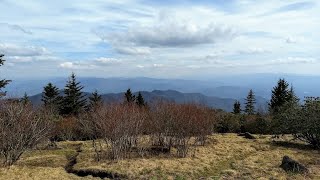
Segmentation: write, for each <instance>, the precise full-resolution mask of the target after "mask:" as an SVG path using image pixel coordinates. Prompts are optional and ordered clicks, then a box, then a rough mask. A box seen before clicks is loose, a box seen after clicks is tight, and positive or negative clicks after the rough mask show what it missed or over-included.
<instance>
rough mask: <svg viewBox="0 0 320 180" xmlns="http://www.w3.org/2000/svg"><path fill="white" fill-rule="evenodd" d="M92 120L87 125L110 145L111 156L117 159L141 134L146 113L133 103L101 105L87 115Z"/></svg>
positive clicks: (134, 144)
mask: <svg viewBox="0 0 320 180" xmlns="http://www.w3.org/2000/svg"><path fill="white" fill-rule="evenodd" d="M88 117H89V118H92V121H90V120H89V121H87V122H88V123H90V124H91V125H90V124H89V125H88V126H87V127H89V128H88V129H91V130H92V132H95V133H96V134H97V136H99V137H101V138H102V139H103V140H104V141H105V142H106V143H107V144H110V145H111V154H110V155H111V158H112V159H115V160H119V159H122V158H125V157H127V156H128V155H129V152H130V151H131V149H132V148H133V147H136V146H137V142H138V136H139V135H142V132H143V129H142V127H143V126H142V125H143V122H144V121H145V120H146V119H147V117H148V114H147V113H146V109H145V108H140V107H139V106H137V105H135V104H125V105H122V104H113V105H108V106H103V107H101V108H99V109H97V110H95V111H94V112H91V114H90V115H89V116H88Z"/></svg>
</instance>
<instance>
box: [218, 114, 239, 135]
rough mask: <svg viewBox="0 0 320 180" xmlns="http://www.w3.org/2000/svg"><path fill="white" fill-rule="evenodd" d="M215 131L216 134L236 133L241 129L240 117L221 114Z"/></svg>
mask: <svg viewBox="0 0 320 180" xmlns="http://www.w3.org/2000/svg"><path fill="white" fill-rule="evenodd" d="M218 117H219V118H218V121H217V124H216V126H215V129H216V131H217V132H218V133H237V132H240V129H241V118H242V115H238V114H231V113H225V112H221V113H220V114H219V116H218Z"/></svg>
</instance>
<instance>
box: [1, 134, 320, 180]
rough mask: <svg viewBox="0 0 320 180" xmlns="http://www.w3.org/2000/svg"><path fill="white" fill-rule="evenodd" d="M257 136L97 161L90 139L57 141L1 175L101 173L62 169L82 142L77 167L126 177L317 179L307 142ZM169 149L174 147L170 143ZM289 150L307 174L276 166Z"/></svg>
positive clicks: (315, 156)
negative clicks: (185, 152) (182, 153)
mask: <svg viewBox="0 0 320 180" xmlns="http://www.w3.org/2000/svg"><path fill="white" fill-rule="evenodd" d="M257 137H258V138H257V139H256V140H250V139H245V138H243V137H240V136H237V135H236V134H224V135H221V134H215V135H212V136H210V137H209V139H208V142H207V144H206V145H205V146H197V147H196V148H195V147H193V148H191V151H193V152H191V153H190V155H189V156H188V157H187V158H177V157H174V155H173V154H174V152H172V153H171V154H167V155H165V154H162V155H159V156H151V157H148V156H146V157H132V158H129V159H124V160H120V161H118V162H114V161H111V160H110V161H106V160H103V161H102V162H97V161H95V160H94V151H93V148H92V143H91V142H90V141H85V142H82V141H77V142H71V141H65V142H59V143H58V146H59V149H56V150H33V151H29V152H27V153H25V154H24V155H23V156H22V157H21V160H19V161H18V163H17V164H16V165H14V166H12V167H10V168H1V169H0V179H4V180H5V179H35V180H37V179H39V180H40V179H100V178H96V177H92V176H86V177H79V176H77V175H74V174H68V173H67V172H66V171H65V170H64V166H65V164H66V163H67V158H66V156H68V155H72V154H74V153H75V148H74V147H75V146H76V145H78V144H82V147H81V149H82V152H80V154H79V156H78V163H77V164H76V165H75V167H74V168H75V169H97V170H107V171H109V172H114V173H119V174H123V175H125V176H126V177H127V179H320V153H319V151H316V150H312V149H310V148H309V147H308V146H306V145H304V144H302V143H299V142H292V143H287V142H285V141H281V140H277V141H276V142H274V141H273V140H272V139H271V136H264V135H260V136H257ZM171 151H174V149H172V150H171ZM284 155H288V156H290V157H292V158H294V159H296V160H298V161H299V162H301V163H303V164H305V165H306V166H307V167H308V168H309V169H310V173H308V174H293V173H286V172H285V171H284V170H282V169H281V168H279V165H280V164H281V160H282V157H283V156H284Z"/></svg>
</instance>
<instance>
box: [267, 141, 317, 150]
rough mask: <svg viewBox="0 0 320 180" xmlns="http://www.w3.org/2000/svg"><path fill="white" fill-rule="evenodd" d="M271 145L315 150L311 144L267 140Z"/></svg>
mask: <svg viewBox="0 0 320 180" xmlns="http://www.w3.org/2000/svg"><path fill="white" fill-rule="evenodd" d="M268 144H270V145H271V146H274V147H285V148H290V149H298V150H315V149H314V148H313V147H312V146H311V145H308V144H303V143H298V142H292V141H291V142H290V141H272V142H268Z"/></svg>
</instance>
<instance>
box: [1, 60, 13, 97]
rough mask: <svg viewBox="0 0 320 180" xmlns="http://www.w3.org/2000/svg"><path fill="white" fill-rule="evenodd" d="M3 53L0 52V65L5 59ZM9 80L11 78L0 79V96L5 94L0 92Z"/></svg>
mask: <svg viewBox="0 0 320 180" xmlns="http://www.w3.org/2000/svg"><path fill="white" fill-rule="evenodd" d="M3 56H4V55H3V54H0V66H2V65H3V63H4V62H5V60H4V59H3ZM9 82H11V80H6V79H2V80H0V97H1V96H5V92H2V93H1V89H2V88H4V87H5V86H6V85H7V84H8V83H9Z"/></svg>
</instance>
